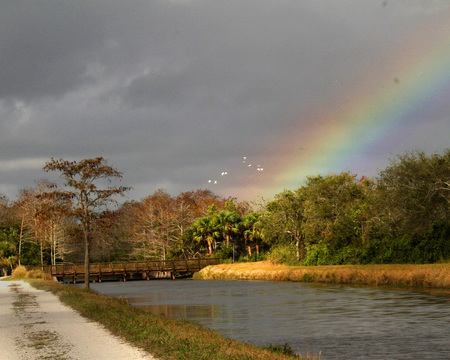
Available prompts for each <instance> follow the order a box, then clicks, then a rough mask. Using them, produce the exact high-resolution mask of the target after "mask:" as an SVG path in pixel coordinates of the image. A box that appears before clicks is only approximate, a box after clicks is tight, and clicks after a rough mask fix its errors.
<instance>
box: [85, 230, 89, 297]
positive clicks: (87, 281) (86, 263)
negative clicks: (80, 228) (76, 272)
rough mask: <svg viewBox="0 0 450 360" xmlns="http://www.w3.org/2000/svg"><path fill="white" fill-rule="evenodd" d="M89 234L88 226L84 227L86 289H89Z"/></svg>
mask: <svg viewBox="0 0 450 360" xmlns="http://www.w3.org/2000/svg"><path fill="white" fill-rule="evenodd" d="M89 277H90V273H89V234H88V225H85V226H84V287H85V288H86V289H89Z"/></svg>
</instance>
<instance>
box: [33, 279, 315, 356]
mask: <svg viewBox="0 0 450 360" xmlns="http://www.w3.org/2000/svg"><path fill="white" fill-rule="evenodd" d="M27 282H30V283H31V284H32V285H33V286H34V287H36V288H38V289H42V290H45V291H48V292H52V293H53V294H55V295H57V296H58V297H59V299H60V300H61V301H62V302H63V303H64V304H66V305H68V306H70V307H71V308H73V309H74V310H76V311H77V312H78V313H79V314H81V315H82V316H83V317H85V318H87V319H90V320H92V321H95V322H96V323H99V324H101V325H103V326H104V327H105V328H106V329H107V330H109V331H110V332H111V333H112V334H113V335H116V336H119V337H120V338H122V339H123V340H125V341H126V342H127V343H130V344H133V345H135V346H136V347H138V348H140V349H142V350H144V351H146V352H148V353H151V354H152V355H153V356H155V357H156V358H158V359H160V360H166V359H167V360H176V359H196V360H211V359H214V360H244V359H246V360H250V359H261V360H263V359H267V360H288V359H305V360H314V359H317V357H310V356H307V357H306V358H301V357H299V356H294V355H285V354H283V353H280V352H276V351H274V350H277V351H283V350H286V347H284V348H283V346H273V347H272V350H269V349H264V348H260V347H256V346H252V345H249V344H243V343H239V342H237V341H234V340H231V339H227V338H223V337H222V336H220V335H219V334H218V333H216V332H214V331H212V330H209V329H206V328H203V327H201V326H199V325H196V324H194V323H192V322H189V321H174V320H170V319H167V318H165V317H162V316H155V315H152V314H149V313H146V312H144V311H142V310H140V309H138V308H136V307H134V306H132V305H130V304H128V302H127V301H124V300H120V299H119V300H118V299H113V298H110V297H107V296H104V295H100V294H97V293H95V292H93V291H90V290H85V289H80V288H77V287H73V286H67V285H61V284H58V283H57V282H54V281H44V280H31V279H29V280H27ZM79 331H82V330H79ZM97 341H101V340H99V339H97ZM276 345H279V344H276ZM287 350H289V349H287Z"/></svg>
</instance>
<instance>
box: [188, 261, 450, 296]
mask: <svg viewBox="0 0 450 360" xmlns="http://www.w3.org/2000/svg"><path fill="white" fill-rule="evenodd" d="M195 277H196V278H197V279H222V280H224V279H228V280H270V281H295V282H318V283H326V284H360V285H372V286H396V287H414V288H427V289H449V290H450V264H449V263H447V264H427V265H335V266H286V265H280V264H274V263H271V262H256V263H235V264H221V265H214V266H208V267H206V268H204V269H202V270H201V271H200V272H199V273H197V274H196V275H195Z"/></svg>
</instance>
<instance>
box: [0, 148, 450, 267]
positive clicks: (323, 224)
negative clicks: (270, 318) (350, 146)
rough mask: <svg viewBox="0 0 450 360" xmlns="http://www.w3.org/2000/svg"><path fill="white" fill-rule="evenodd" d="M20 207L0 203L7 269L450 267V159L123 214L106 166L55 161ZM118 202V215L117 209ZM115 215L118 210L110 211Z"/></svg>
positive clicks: (145, 204)
mask: <svg viewBox="0 0 450 360" xmlns="http://www.w3.org/2000/svg"><path fill="white" fill-rule="evenodd" d="M44 170H45V171H56V172H58V173H59V174H60V175H61V179H62V185H61V184H56V183H52V182H49V181H47V180H41V181H39V182H37V183H36V184H35V186H34V187H32V188H28V189H22V190H21V191H20V193H19V195H18V199H17V201H14V202H10V201H8V199H7V198H6V197H5V196H0V266H1V267H2V269H3V271H4V272H5V273H6V272H8V271H10V270H11V269H12V268H13V267H15V266H16V265H19V264H24V265H43V264H57V263H62V262H70V263H82V262H84V263H85V264H89V262H90V261H95V262H113V261H133V260H163V259H178V258H196V257H208V256H214V257H221V258H223V259H224V260H225V261H233V260H235V261H251V260H261V259H270V260H273V261H282V262H286V263H292V264H293V263H296V264H298V263H301V264H304V265H326V264H370V263H430V262H439V261H448V259H449V258H450V211H449V209H450V206H449V205H450V149H447V150H445V151H444V152H443V153H442V154H433V155H427V154H425V153H424V152H421V151H411V152H407V153H405V154H403V155H399V156H397V157H396V158H394V159H392V160H390V164H389V165H388V166H387V167H386V168H385V169H383V170H381V171H379V174H378V176H377V177H375V178H373V179H371V178H366V177H358V176H356V175H354V174H351V173H349V172H343V173H340V174H329V175H317V176H310V177H307V179H306V182H305V184H304V185H302V186H300V187H299V188H297V189H293V190H284V191H283V192H281V193H279V194H277V195H275V197H274V198H273V199H272V200H270V201H266V202H264V203H263V204H258V205H256V204H253V203H248V202H239V201H237V200H236V199H234V198H232V197H223V196H219V195H217V194H214V193H213V192H211V191H209V190H200V189H199V190H192V191H186V192H182V193H180V194H178V195H176V196H173V195H170V194H168V193H167V192H166V191H165V190H163V189H160V190H157V191H156V192H155V193H153V194H152V195H149V196H147V197H145V198H144V199H142V200H140V201H128V202H125V203H122V204H118V203H117V202H116V199H115V196H116V195H122V194H124V193H125V192H126V191H127V190H129V188H128V187H123V186H111V184H112V181H113V180H120V178H121V176H122V174H121V173H120V172H119V171H118V170H116V169H115V168H114V167H112V166H110V165H109V164H108V162H107V160H105V159H103V158H101V157H99V158H95V159H85V160H81V161H78V162H76V161H74V162H69V161H65V160H63V159H60V160H54V159H51V160H50V161H49V162H47V163H46V164H45V166H44ZM115 202H116V203H115ZM111 205H114V206H111Z"/></svg>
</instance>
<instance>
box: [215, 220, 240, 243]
mask: <svg viewBox="0 0 450 360" xmlns="http://www.w3.org/2000/svg"><path fill="white" fill-rule="evenodd" d="M217 217H218V222H219V224H220V228H221V230H222V232H223V234H224V235H225V238H226V246H227V247H229V246H230V240H231V237H232V236H233V234H236V233H238V232H239V222H240V220H241V219H240V216H239V214H238V213H237V212H236V211H221V212H220V213H219V214H218V215H217Z"/></svg>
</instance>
